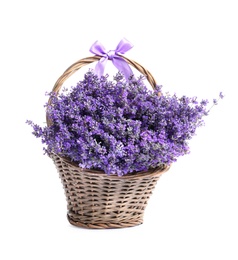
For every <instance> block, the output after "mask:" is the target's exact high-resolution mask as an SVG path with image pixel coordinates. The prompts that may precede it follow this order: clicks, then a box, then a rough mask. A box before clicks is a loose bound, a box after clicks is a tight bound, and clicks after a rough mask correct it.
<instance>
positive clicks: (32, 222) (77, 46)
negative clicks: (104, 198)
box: [0, 0, 238, 260]
mask: <svg viewBox="0 0 238 260" xmlns="http://www.w3.org/2000/svg"><path fill="white" fill-rule="evenodd" d="M236 4H237V1H231V0H224V1H219V0H217V1H215V0H214V1H212V0H202V1H185V0H182V1H175V0H174V1H169V0H167V1H152V0H146V1H142V0H137V1H129V0H126V1H125V0H120V1H112V0H111V1H106V0H100V1H96V0H91V1H90V0H84V1H80V0H79V1H69V0H67V1H49V0H48V1H26V0H22V1H6V0H5V1H1V4H0V27H1V31H0V32H1V35H0V38H1V40H0V71H1V101H0V106H1V107H0V111H1V128H0V131H1V135H0V138H1V143H0V144H1V157H0V158H1V170H0V174H1V182H0V199H1V202H0V239H1V242H0V259H4V260H5V259H6V260H8V259H24V260H28V259H34V260H37V259H45V260H48V259H104V260H106V259H116V260H117V259H161V260H167V259H171V260H173V259H183V260H186V259H189V260H190V259H193V260H196V259H204V260H207V259H209V260H210V259H229V260H235V259H236V260H237V259H238V224H237V219H238V189H237V187H238V185H237V184H238V169H237V145H238V142H237V112H238V111H237V98H238V97H237V89H238V73H237V69H238V51H237V49H238V30H237V29H238V15H237V14H238V7H237V5H236ZM123 37H126V38H127V39H128V40H129V41H131V42H132V43H133V44H134V48H133V49H132V50H130V51H129V52H128V53H127V54H126V56H127V57H128V58H131V59H133V60H136V61H138V62H139V63H141V64H142V65H143V66H145V67H146V68H147V69H148V70H149V71H150V72H151V73H152V74H153V76H154V77H155V78H156V80H157V82H158V83H159V84H162V85H163V86H164V88H163V90H164V91H169V92H170V93H174V92H177V94H178V95H183V94H185V95H187V96H198V97H199V98H208V99H209V100H212V99H213V98H216V97H217V96H218V94H219V92H220V91H223V92H224V94H225V98H224V100H222V101H221V102H220V103H219V105H218V106H216V107H214V109H212V111H211V113H210V115H209V116H208V117H207V118H206V119H205V120H206V126H205V127H203V128H201V129H199V131H198V132H197V136H196V137H194V139H193V140H192V141H191V142H190V144H191V154H189V155H187V156H185V157H183V158H180V159H179V160H178V162H177V163H175V164H174V165H173V166H172V168H171V170H170V171H169V172H167V173H166V174H164V175H163V176H162V177H161V179H160V180H159V182H158V184H157V186H156V189H155V191H154V194H153V196H152V197H151V199H150V201H149V204H148V207H147V209H146V212H145V216H144V224H143V225H140V226H137V227H133V228H128V229H116V230H87V229H81V228H75V227H73V226H71V225H70V224H69V223H68V222H67V220H66V202H65V197H64V192H63V189H62V185H61V183H60V180H59V178H58V175H57V172H56V170H55V168H54V165H53V163H52V162H51V161H50V159H48V158H47V157H46V156H44V155H43V152H42V145H41V143H40V140H37V139H36V138H35V137H33V136H32V135H31V129H30V127H29V126H27V125H26V124H25V121H26V119H32V120H33V121H34V122H37V123H39V124H43V123H44V122H45V114H44V108H43V105H44V103H45V102H46V97H45V95H44V93H45V92H46V91H50V90H51V89H52V87H53V85H54V83H55V81H56V80H57V78H58V77H59V76H60V75H61V74H62V73H63V71H64V70H65V69H66V68H67V67H68V66H70V65H71V64H72V63H74V62H75V61H76V60H78V59H81V58H84V57H87V56H91V54H90V52H89V48H90V46H91V45H92V43H94V42H95V41H96V40H100V41H101V42H102V43H103V44H104V45H105V47H106V48H107V49H108V50H109V49H114V48H115V46H116V45H117V43H118V42H119V41H120V40H121V39H122V38H123ZM108 66H110V65H108ZM80 77H82V74H81V75H80V74H79V76H78V80H80Z"/></svg>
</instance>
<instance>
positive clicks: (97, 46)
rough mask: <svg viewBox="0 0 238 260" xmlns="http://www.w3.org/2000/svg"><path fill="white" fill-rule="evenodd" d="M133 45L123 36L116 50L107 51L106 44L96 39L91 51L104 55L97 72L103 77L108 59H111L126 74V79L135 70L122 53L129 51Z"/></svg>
mask: <svg viewBox="0 0 238 260" xmlns="http://www.w3.org/2000/svg"><path fill="white" fill-rule="evenodd" d="M132 47H133V45H132V44H131V43H130V42H129V41H128V40H126V39H125V38H123V39H122V40H121V41H120V42H119V43H118V45H117V47H116V49H115V50H110V51H106V49H105V48H104V46H103V45H102V44H101V43H100V42H99V41H96V42H95V43H94V44H93V45H92V46H91V48H90V52H92V53H93V54H95V55H98V56H101V57H102V58H101V59H100V60H99V61H98V63H97V64H96V67H95V72H96V74H97V75H98V76H100V77H101V76H102V75H103V73H104V69H105V67H106V63H107V61H108V60H111V61H112V63H113V65H114V66H115V67H116V68H117V69H118V70H119V71H120V72H122V73H123V74H124V76H125V77H126V79H128V78H129V77H130V76H131V75H132V74H133V72H132V70H131V68H130V66H129V65H128V63H127V62H126V61H125V60H124V59H123V58H122V57H121V56H120V55H122V54H124V53H126V52H127V51H129V50H130V49H131V48H132Z"/></svg>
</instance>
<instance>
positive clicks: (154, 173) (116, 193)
mask: <svg viewBox="0 0 238 260" xmlns="http://www.w3.org/2000/svg"><path fill="white" fill-rule="evenodd" d="M51 157H52V159H53V161H54V163H55V165H56V167H57V170H58V172H59V175H60V178H61V181H62V183H63V187H64V190H65V195H66V200H67V205H68V220H69V222H70V223H71V224H72V225H75V226H79V227H85V228H120V227H131V226H136V225H139V224H142V223H143V215H144V210H145V207H146V205H147V201H148V199H149V198H150V195H151V194H152V191H153V189H154V188H155V185H156V183H157V180H158V179H159V177H160V176H161V174H162V173H163V172H165V171H167V170H168V167H167V166H161V167H160V168H157V169H154V170H150V171H148V172H140V173H136V174H127V175H125V176H122V177H118V176H116V175H107V174H105V173H104V172H101V171H93V170H83V169H81V168H79V167H78V166H77V165H76V164H73V163H71V162H69V161H67V159H64V158H62V157H60V156H58V155H55V154H52V156H51Z"/></svg>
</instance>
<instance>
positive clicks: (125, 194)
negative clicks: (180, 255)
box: [46, 56, 169, 228]
mask: <svg viewBox="0 0 238 260" xmlns="http://www.w3.org/2000/svg"><path fill="white" fill-rule="evenodd" d="M100 58H101V57H100V56H93V57H89V58H85V59H81V60H79V61H78V62H76V63H74V64H73V65H71V66H70V67H69V68H68V69H67V70H66V71H65V72H64V73H63V74H62V76H61V77H60V78H59V79H58V80H57V82H56V83H55V85H54V88H53V91H54V92H55V93H57V94H58V92H59V91H60V88H61V86H62V84H63V83H64V81H65V80H66V79H67V78H69V77H70V76H71V75H72V74H73V73H74V72H76V71H77V70H78V69H80V68H81V67H83V66H85V65H87V64H89V63H91V62H95V61H98V60H99V59H100ZM123 58H124V59H125V60H126V61H127V62H128V64H130V65H132V66H133V67H135V68H136V69H137V70H138V71H139V72H141V73H142V74H143V75H144V76H146V78H147V80H148V81H149V83H150V84H151V86H152V87H153V88H154V87H155V85H156V82H155V80H154V78H153V76H152V75H151V74H150V73H149V72H148V71H147V70H146V69H145V68H144V67H142V66H141V65H140V64H139V63H137V62H135V61H132V60H129V59H128V58H126V57H123ZM49 102H51V100H49ZM46 119H47V124H48V125H50V124H51V122H50V120H49V119H48V118H47V117H46ZM51 158H52V159H53V161H54V163H55V166H56V168H57V170H58V172H59V175H60V178H61V181H62V183H63V187H64V190H65V195H66V200H67V207H68V214H67V217H68V220H69V222H70V223H71V224H72V225H75V226H79V227H85V228H121V227H131V226H136V225H139V224H142V223H143V215H144V210H145V207H146V205H147V202H148V199H149V198H150V195H151V194H152V191H153V189H154V188H155V185H156V183H157V181H158V179H159V178H160V176H161V174H162V173H164V172H165V171H167V170H168V169H169V166H166V165H161V167H158V168H156V169H151V170H149V171H147V172H138V173H136V174H135V173H134V174H127V175H125V176H122V177H118V176H117V175H109V176H108V175H107V174H105V173H104V172H103V171H96V170H85V169H81V168H79V167H78V166H77V164H75V163H72V162H70V161H69V160H68V159H67V158H63V157H60V156H58V155H56V154H51Z"/></svg>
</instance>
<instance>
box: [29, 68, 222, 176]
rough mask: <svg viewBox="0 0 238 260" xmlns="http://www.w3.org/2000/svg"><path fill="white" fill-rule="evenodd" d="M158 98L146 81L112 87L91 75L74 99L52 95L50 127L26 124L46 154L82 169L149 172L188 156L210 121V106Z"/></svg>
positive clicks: (119, 80)
mask: <svg viewBox="0 0 238 260" xmlns="http://www.w3.org/2000/svg"><path fill="white" fill-rule="evenodd" d="M159 92H161V86H157V87H156V90H155V91H150V90H148V89H147V88H146V86H145V84H144V82H143V78H142V77H139V78H137V79H136V78H134V77H131V78H130V80H129V82H126V81H125V79H124V78H123V76H122V75H121V74H120V73H118V74H117V75H116V76H115V77H114V81H109V80H108V78H107V77H105V76H102V77H101V78H99V77H98V76H97V75H95V74H94V73H93V72H91V71H89V72H88V73H86V74H85V76H84V79H83V80H82V81H80V82H79V83H78V84H77V86H76V87H72V88H71V90H70V92H69V93H66V92H64V91H63V92H62V94H60V95H59V96H58V97H57V96H56V95H55V94H54V93H49V94H48V95H49V96H50V98H51V103H50V104H47V105H46V108H47V112H48V117H49V119H50V120H51V121H52V125H51V126H45V127H40V126H39V125H37V124H34V123H33V122H32V121H27V123H28V124H29V125H31V126H32V127H33V134H34V135H35V136H36V137H38V138H41V140H42V143H43V144H45V148H44V149H45V151H46V153H48V154H51V153H56V154H59V155H60V156H64V157H68V158H70V159H71V160H72V161H74V162H77V163H78V165H79V166H80V167H83V168H87V169H99V170H103V171H104V172H105V173H107V174H117V175H118V176H122V175H124V174H128V173H135V172H138V171H142V170H148V169H149V168H155V167H157V166H159V165H161V164H171V163H172V162H175V161H176V160H177V158H178V157H180V156H183V155H185V154H187V153H188V152H189V146H188V143H187V141H188V140H189V139H191V138H192V137H193V136H194V135H195V132H196V129H197V128H198V127H200V126H202V125H203V124H204V122H203V117H204V116H205V115H207V110H206V106H207V104H208V101H207V100H202V101H201V102H198V101H197V99H196V98H188V97H185V96H183V97H181V98H178V97H177V96H176V95H173V96H170V95H158V93H159ZM221 96H222V94H221V93H220V97H221Z"/></svg>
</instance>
